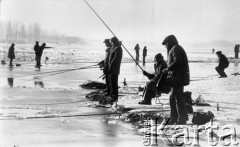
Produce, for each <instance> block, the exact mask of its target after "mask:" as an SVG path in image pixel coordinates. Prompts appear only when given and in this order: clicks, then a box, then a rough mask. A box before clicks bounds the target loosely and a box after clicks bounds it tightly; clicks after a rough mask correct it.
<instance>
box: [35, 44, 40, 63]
mask: <svg viewBox="0 0 240 147" xmlns="http://www.w3.org/2000/svg"><path fill="white" fill-rule="evenodd" d="M39 48H40V46H39V42H38V41H36V44H35V45H34V51H35V60H36V66H35V67H37V65H38V60H39V59H38V55H37V51H38V50H39Z"/></svg>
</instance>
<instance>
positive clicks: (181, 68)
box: [162, 35, 190, 124]
mask: <svg viewBox="0 0 240 147" xmlns="http://www.w3.org/2000/svg"><path fill="white" fill-rule="evenodd" d="M162 44H163V45H165V47H166V48H167V53H168V60H167V68H166V69H164V70H163V73H167V74H168V75H167V76H168V78H167V81H168V83H169V84H170V86H171V93H170V117H171V120H170V122H169V124H175V123H176V124H186V121H187V120H188V114H187V110H186V105H185V100H184V97H183V91H184V86H186V85H189V81H190V75H189V65H188V58H187V54H186V52H185V51H184V49H183V48H182V47H181V46H180V45H179V44H178V41H177V39H176V37H175V36H174V35H169V36H167V37H166V38H165V39H164V40H163V42H162Z"/></svg>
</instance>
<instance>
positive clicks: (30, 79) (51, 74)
mask: <svg viewBox="0 0 240 147" xmlns="http://www.w3.org/2000/svg"><path fill="white" fill-rule="evenodd" d="M92 68H98V67H92ZM79 69H81V68H78V69H72V70H67V71H60V72H56V73H54V74H50V75H46V76H42V77H41V78H46V77H49V76H53V75H58V74H61V73H65V72H69V71H74V70H79ZM82 69H90V68H82ZM33 80H35V79H30V80H25V81H23V82H19V83H16V84H21V83H25V82H29V81H33Z"/></svg>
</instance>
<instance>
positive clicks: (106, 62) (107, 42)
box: [98, 39, 112, 95]
mask: <svg viewBox="0 0 240 147" xmlns="http://www.w3.org/2000/svg"><path fill="white" fill-rule="evenodd" d="M103 43H105V46H106V47H107V48H106V50H105V52H106V54H105V59H104V60H103V61H101V62H99V63H98V65H100V67H101V68H103V74H104V75H105V82H106V89H105V90H104V92H106V95H110V79H109V74H108V69H109V55H110V50H111V47H112V44H111V43H110V39H105V40H104V41H103Z"/></svg>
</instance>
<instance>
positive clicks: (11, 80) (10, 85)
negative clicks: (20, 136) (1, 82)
mask: <svg viewBox="0 0 240 147" xmlns="http://www.w3.org/2000/svg"><path fill="white" fill-rule="evenodd" d="M7 80H8V85H9V87H13V78H8V79H7Z"/></svg>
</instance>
